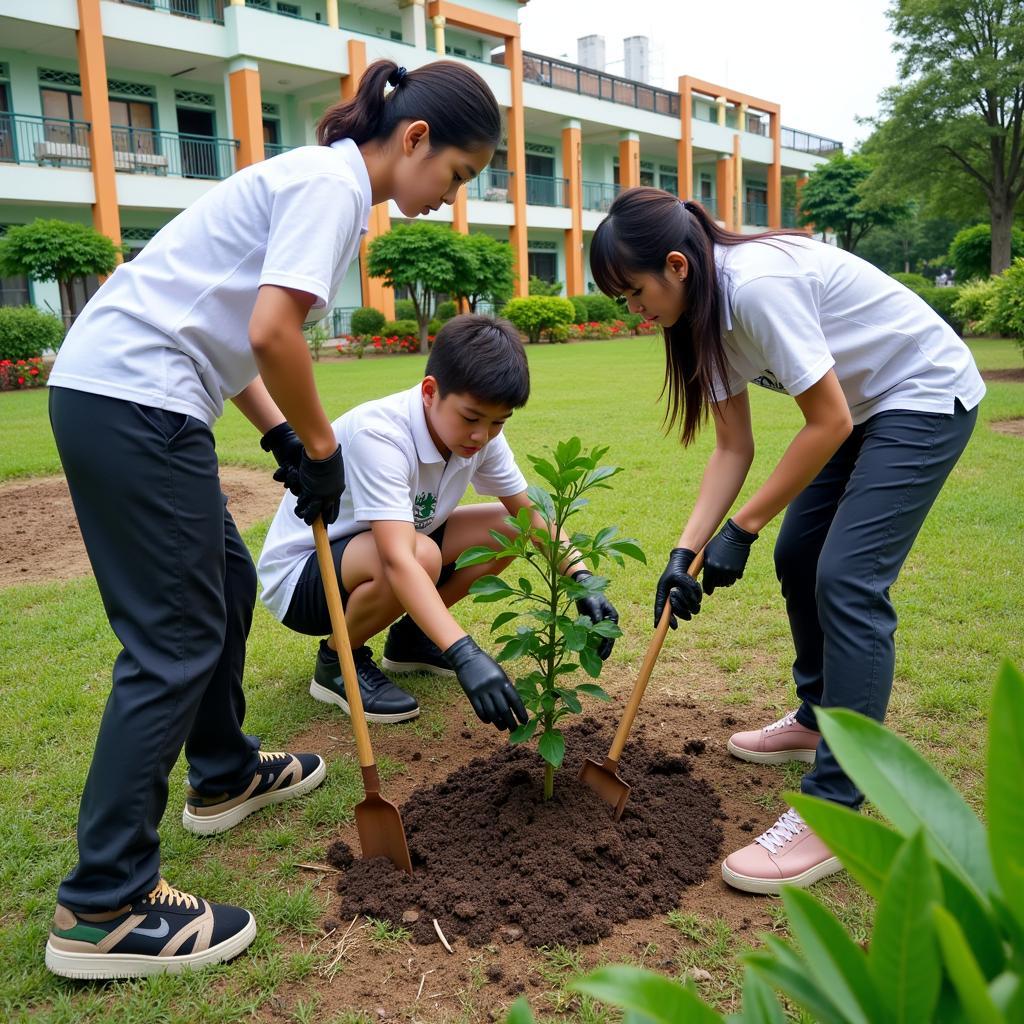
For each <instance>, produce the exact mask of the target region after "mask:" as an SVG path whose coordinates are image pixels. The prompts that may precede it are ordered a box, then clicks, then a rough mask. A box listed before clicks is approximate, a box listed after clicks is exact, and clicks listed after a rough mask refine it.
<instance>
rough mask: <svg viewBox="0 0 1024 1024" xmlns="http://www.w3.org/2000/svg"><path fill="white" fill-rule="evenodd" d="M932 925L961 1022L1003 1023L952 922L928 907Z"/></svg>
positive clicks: (944, 912) (940, 909)
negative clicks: (958, 1004)
mask: <svg viewBox="0 0 1024 1024" xmlns="http://www.w3.org/2000/svg"><path fill="white" fill-rule="evenodd" d="M932 921H933V922H934V923H935V931H936V933H937V934H938V936H939V945H940V947H941V949H942V959H943V960H944V961H945V964H946V971H947V973H948V974H949V977H950V980H951V981H952V982H953V987H954V988H955V989H956V993H957V995H958V996H959V998H960V1008H961V1010H962V1011H963V1015H964V1019H965V1020H967V1021H969V1022H970V1024H1000V1022H1001V1021H1005V1020H1006V1018H1005V1017H1004V1016H1003V1014H1002V1013H1001V1012H1000V1010H999V1007H998V1006H996V1004H995V1003H994V1002H993V1000H992V997H991V995H990V994H989V990H988V986H987V985H986V984H985V976H984V975H983V974H982V973H981V968H980V967H979V966H978V961H977V960H975V959H974V957H973V955H972V954H971V950H970V948H969V947H968V945H967V940H966V939H965V938H964V933H963V931H962V930H961V928H960V925H959V924H957V922H956V920H955V918H954V917H953V916H952V914H950V913H949V911H948V910H946V909H945V908H944V907H940V906H939V905H938V904H932Z"/></svg>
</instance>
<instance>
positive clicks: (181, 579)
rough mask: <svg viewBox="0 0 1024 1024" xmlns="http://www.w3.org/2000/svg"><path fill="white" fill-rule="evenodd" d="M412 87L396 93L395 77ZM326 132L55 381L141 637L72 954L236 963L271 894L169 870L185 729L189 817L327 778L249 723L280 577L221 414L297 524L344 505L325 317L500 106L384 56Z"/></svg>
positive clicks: (70, 460) (123, 698) (89, 824)
mask: <svg viewBox="0 0 1024 1024" xmlns="http://www.w3.org/2000/svg"><path fill="white" fill-rule="evenodd" d="M386 84H388V85H391V86H392V87H393V88H392V90H391V91H390V92H387V93H386V92H385V85H386ZM317 138H318V141H319V145H317V146H303V147H301V148H299V149H296V150H293V151H291V152H289V153H285V154H283V155H281V156H278V157H275V158H274V159H273V160H266V161H263V162H261V163H259V164H256V165H254V166H252V167H248V168H246V169H245V170H243V171H240V172H239V173H238V174H235V175H233V176H232V177H230V178H228V179H227V180H226V181H223V182H221V183H220V184H218V185H216V186H215V187H214V188H212V189H211V190H210V191H209V192H208V193H206V195H204V196H203V197H202V198H201V199H200V200H198V201H197V202H196V203H194V204H193V205H192V206H191V207H189V208H188V209H187V210H185V211H184V212H182V213H181V214H179V215H178V216H177V217H175V218H174V220H172V221H171V222H170V223H169V224H167V225H166V226H165V227H164V228H163V230H161V231H160V232H159V233H158V234H157V236H156V237H155V238H154V239H153V240H152V242H150V243H149V245H147V246H146V248H145V250H144V251H143V252H142V253H141V254H140V255H139V256H137V257H136V258H135V259H134V260H133V261H132V262H131V263H126V264H123V265H122V266H120V267H119V268H118V269H117V270H116V271H115V272H114V274H113V275H112V276H111V278H110V280H109V281H108V282H106V284H104V286H103V287H102V288H101V289H100V291H99V292H98V293H97V295H96V296H95V297H94V298H93V299H92V301H91V302H90V303H89V304H88V306H87V307H86V309H85V310H84V311H83V313H82V315H81V316H80V317H79V318H78V320H77V321H76V323H75V324H74V326H73V327H72V329H71V330H70V332H69V333H68V336H67V339H66V340H65V342H64V344H63V346H62V348H61V351H60V355H59V356H58V358H57V361H56V364H55V366H54V369H53V373H52V375H51V377H50V386H51V391H50V419H51V424H52V427H53V432H54V435H55V437H56V440H57V447H58V450H59V453H60V458H61V462H62V464H63V466H64V470H65V473H66V474H67V479H68V484H69V486H70V489H71V496H72V499H73V501H74V505H75V511H76V513H77V515H78V520H79V523H80V525H81V528H82V535H83V538H84V540H85V545H86V548H87V549H88V552H89V558H90V561H91V563H92V567H93V572H94V573H95V575H96V580H97V583H98V585H99V590H100V595H101V597H102V599H103V604H104V608H105V610H106V612H107V617H108V619H109V621H110V625H111V628H112V629H113V630H114V632H115V634H116V635H117V637H118V639H119V640H120V642H121V644H122V647H123V649H122V651H121V653H120V655H119V656H118V658H117V661H116V664H115V666H114V675H113V690H112V692H111V695H110V698H109V700H108V702H107V706H106V709H105V711H104V714H103V721H102V723H101V725H100V732H99V738H98V739H97V743H96V749H95V753H94V755H93V762H92V767H91V769H90V771H89V777H88V780H87V782H86V786H85V792H84V794H83V796H82V804H81V809H80V814H79V821H78V864H77V865H76V867H75V868H74V870H73V871H72V872H71V874H70V875H69V876H68V877H67V878H66V879H65V880H64V882H63V883H62V884H61V886H60V890H59V893H58V905H57V912H56V914H55V916H54V922H53V927H52V929H51V932H50V936H49V941H48V942H47V946H46V963H47V966H48V967H49V968H50V969H51V970H53V971H54V972H56V973H58V974H62V975H66V976H69V977H79V978H114V977H129V976H135V975H143V974H154V973H160V972H163V971H176V970H180V969H181V968H182V967H184V966H191V967H197V966H200V965H203V964H207V963H215V962H219V961H222V960H227V959H229V958H230V957H232V956H234V955H236V954H237V953H239V952H240V951H241V950H243V949H245V947H246V946H248V945H249V943H250V942H252V940H253V937H254V936H255V933H256V925H255V922H254V920H253V916H252V914H250V913H249V912H248V911H247V910H243V909H240V908H237V907H231V906H227V905H222V904H217V903H209V902H207V901H206V900H204V899H200V898H198V897H196V896H193V895H191V894H189V893H184V892H181V891H180V890H178V889H174V888H172V887H171V886H169V885H168V884H167V883H166V882H165V881H164V880H163V879H162V878H161V875H160V849H159V841H158V836H157V826H158V824H159V822H160V819H161V817H162V815H163V812H164V807H165V805H166V802H167V779H168V775H169V774H170V771H171V768H172V766H173V765H174V763H175V761H176V760H177V757H178V754H179V752H180V751H181V749H182V746H183V745H184V748H185V756H186V758H187V759H188V764H189V775H188V778H189V791H188V797H187V800H186V803H185V808H184V811H183V816H182V823H183V825H184V826H185V828H187V829H189V830H191V831H193V832H197V833H199V834H202V835H209V834H212V833H215V832H221V831H224V830H225V829H228V828H231V827H232V826H233V825H235V824H237V823H238V822H239V821H241V820H242V819H243V818H245V817H246V816H247V815H248V814H250V813H252V812H253V811H254V810H256V809H257V808H259V807H262V806H264V805H265V804H268V803H273V802H276V801H279V800H286V799H289V798H291V797H295V796H299V795H301V794H304V793H306V792H308V791H309V790H310V789H312V788H313V787H315V786H317V785H319V784H320V782H321V781H322V780H323V778H324V774H325V769H324V762H323V760H322V759H321V758H320V757H319V756H317V755H316V754H291V753H272V752H268V751H263V750H260V749H259V746H260V744H259V741H258V740H257V739H256V738H255V737H251V736H247V735H246V734H245V733H244V732H243V730H242V721H243V718H244V715H245V697H244V693H243V687H242V673H243V668H244V662H245V644H246V637H247V635H248V632H249V627H250V623H251V620H252V610H253V605H254V603H255V598H256V573H255V570H254V567H253V565H252V560H251V559H250V557H249V554H248V551H247V550H246V547H245V544H244V543H243V542H242V540H241V537H240V536H239V534H238V530H237V529H236V528H235V524H234V522H233V521H232V519H231V515H230V513H229V512H228V511H227V510H226V508H225V499H224V497H223V495H222V494H221V490H220V483H219V480H218V476H217V457H216V454H215V451H214V439H213V434H212V432H211V429H212V427H213V424H214V422H215V420H216V419H217V418H218V417H219V416H220V414H221V412H222V411H223V407H224V401H225V399H230V400H231V401H233V402H234V403H235V405H236V406H237V407H238V408H239V409H240V410H241V412H242V413H243V414H244V415H245V416H246V418H247V419H249V420H250V421H251V422H252V423H253V425H254V426H255V427H256V429H257V430H259V431H260V432H261V434H262V435H263V439H262V447H263V449H264V450H265V451H269V452H272V453H273V454H274V456H275V458H276V460H277V462H278V463H279V469H278V470H277V472H276V473H275V479H277V480H279V481H281V482H283V483H284V484H285V485H286V486H287V487H288V488H289V489H290V490H291V491H292V492H293V493H294V494H295V495H296V496H297V500H296V502H295V515H296V516H297V517H298V518H296V519H295V525H296V528H299V529H302V530H303V531H306V532H310V524H312V523H313V522H314V520H315V519H316V517H317V516H322V518H323V519H324V520H325V521H327V522H331V521H333V520H334V518H335V517H336V516H337V514H338V503H339V497H340V495H341V492H342V489H343V487H344V473H343V463H342V456H341V451H340V449H339V447H338V443H337V440H336V439H335V437H334V433H333V431H332V430H331V424H330V421H329V420H328V419H327V416H326V415H325V413H324V411H323V407H322V406H321V404H320V399H319V397H318V395H317V391H316V387H315V385H314V381H313V369H312V363H311V361H310V354H309V348H308V345H307V343H306V340H305V337H304V336H303V333H302V325H303V323H304V322H305V321H306V320H307V319H308V318H309V317H310V315H313V316H317V315H320V316H322V315H323V313H324V312H326V311H327V310H328V309H330V307H331V305H332V301H333V299H334V296H335V294H336V293H337V290H338V287H339V285H340V283H341V281H342V280H343V279H344V277H345V274H346V273H347V271H348V268H349V265H350V264H351V262H352V261H353V260H354V259H355V258H356V255H357V252H358V246H359V241H360V238H361V237H362V235H363V234H364V232H365V231H366V227H367V220H368V217H369V214H370V207H371V206H372V205H374V204H377V203H384V202H387V201H388V200H390V199H394V200H395V202H396V203H397V204H398V206H399V208H400V209H401V210H402V212H403V213H404V214H405V215H406V216H408V217H414V216H416V215H418V214H421V213H425V212H426V211H427V210H428V209H436V208H437V207H439V206H440V205H441V204H442V203H453V202H454V200H455V195H456V192H457V191H458V189H459V186H460V185H461V184H463V183H464V182H465V181H467V180H468V179H469V178H472V177H473V176H474V175H475V174H478V173H479V172H480V171H481V170H482V169H483V168H484V167H485V166H486V165H487V163H488V162H489V161H490V159H491V155H492V154H493V152H494V148H495V146H496V145H497V143H498V141H499V140H500V138H501V117H500V111H499V108H498V105H497V103H496V102H495V99H494V97H493V95H492V94H491V92H490V90H489V88H488V87H487V85H486V84H485V83H484V81H483V80H482V79H481V78H480V77H479V76H478V75H477V74H476V73H475V72H473V71H471V70H470V69H468V68H466V67H464V66H463V65H461V64H457V63H452V62H447V61H438V62H436V63H433V64H428V65H425V66H424V67H422V68H419V69H417V70H415V71H412V72H406V70H405V69H404V68H399V67H398V66H397V65H396V64H394V63H393V62H391V61H378V62H376V63H375V64H373V65H371V66H370V68H368V69H367V71H366V74H365V75H364V76H363V79H362V81H361V82H360V85H359V90H358V93H357V95H356V96H355V97H354V98H353V99H352V100H351V101H349V102H346V103H340V104H338V105H336V106H334V107H332V108H331V109H330V110H328V111H327V113H326V114H325V116H324V118H323V119H322V121H321V122H320V125H319V128H318V133H317Z"/></svg>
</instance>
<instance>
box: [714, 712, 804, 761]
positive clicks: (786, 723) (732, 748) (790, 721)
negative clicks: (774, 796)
mask: <svg viewBox="0 0 1024 1024" xmlns="http://www.w3.org/2000/svg"><path fill="white" fill-rule="evenodd" d="M820 739H821V733H819V732H815V731H814V730H813V729H807V728H805V727H804V726H802V725H801V724H800V723H799V722H798V721H797V720H796V712H795V711H790V713H789V714H788V715H784V716H783V717H782V718H780V719H779V720H778V721H777V722H772V724H771V725H766V726H765V727H764V728H763V729H752V730H751V731H750V732H734V733H733V734H732V735H731V736H730V737H729V753H730V754H732V756H733V757H738V758H739V759H740V760H741V761H753V762H754V764H783V763H784V762H786V761H806V762H807V763H808V764H814V757H815V753H816V752H817V749H818V740H820Z"/></svg>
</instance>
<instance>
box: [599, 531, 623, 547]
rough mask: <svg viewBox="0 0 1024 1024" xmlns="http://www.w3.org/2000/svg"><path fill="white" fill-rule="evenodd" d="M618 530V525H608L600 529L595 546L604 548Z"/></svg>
mask: <svg viewBox="0 0 1024 1024" xmlns="http://www.w3.org/2000/svg"><path fill="white" fill-rule="evenodd" d="M618 532H619V528H618V527H617V526H606V527H605V528H604V529H603V530H598V531H597V536H595V537H594V547H595V548H603V547H604V546H605V545H606V544H607V543H608V541H610V540H611V539H612V537H614V536H615V535H616V534H617V533H618Z"/></svg>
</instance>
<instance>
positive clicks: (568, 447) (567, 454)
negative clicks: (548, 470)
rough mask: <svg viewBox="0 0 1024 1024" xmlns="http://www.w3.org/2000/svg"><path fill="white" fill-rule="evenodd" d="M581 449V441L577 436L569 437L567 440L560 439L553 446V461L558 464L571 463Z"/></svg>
mask: <svg viewBox="0 0 1024 1024" xmlns="http://www.w3.org/2000/svg"><path fill="white" fill-rule="evenodd" d="M582 450H583V442H582V441H581V440H580V439H579V438H578V437H570V438H569V440H568V441H560V442H559V443H558V445H557V446H556V447H555V461H556V462H557V463H558V464H559V466H565V465H568V464H569V463H571V462H572V461H573V460H574V459H575V458H576V457H577V456H578V455H579V453H580V452H581V451H582Z"/></svg>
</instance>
